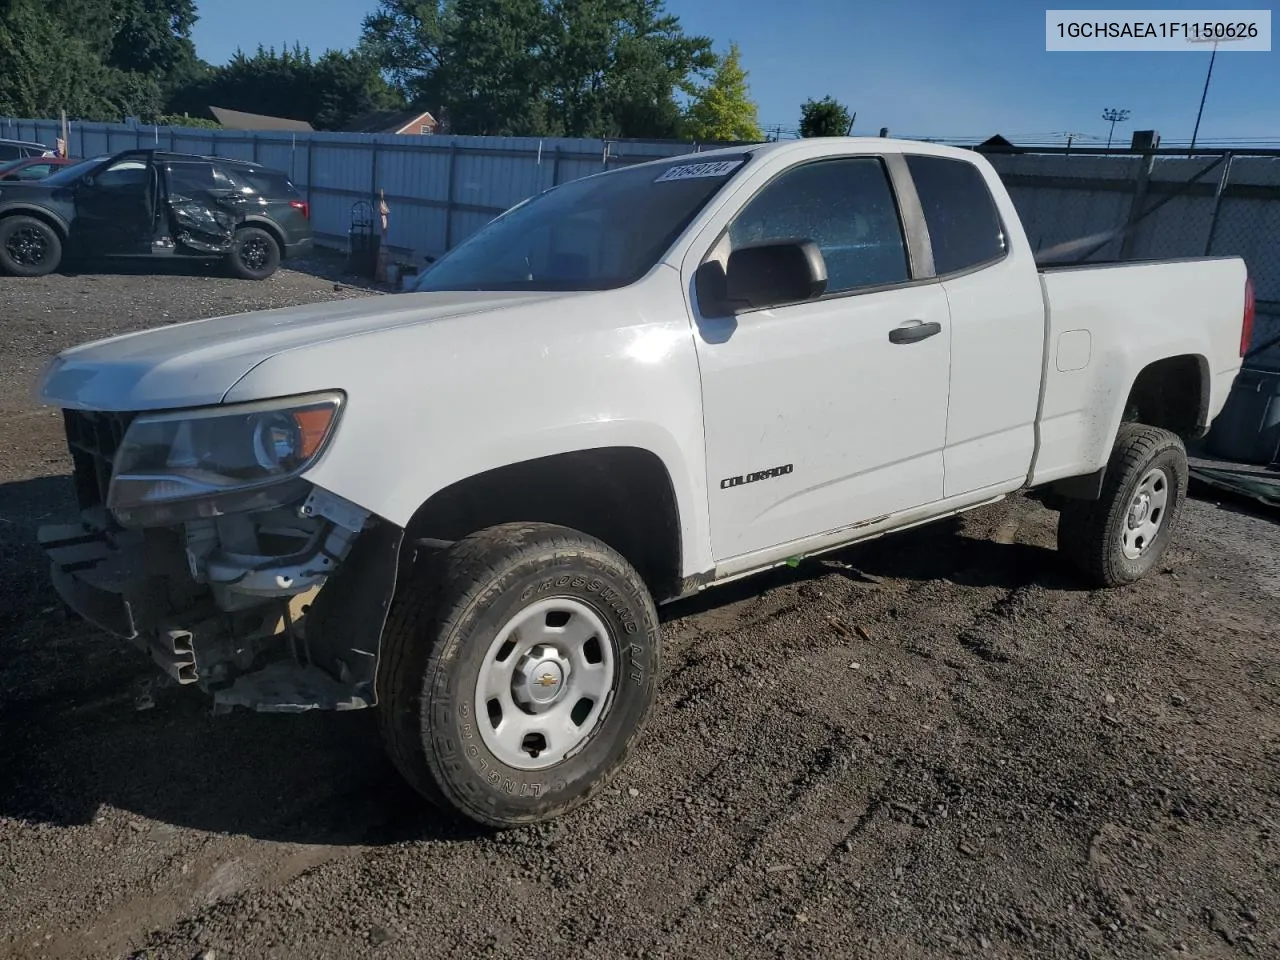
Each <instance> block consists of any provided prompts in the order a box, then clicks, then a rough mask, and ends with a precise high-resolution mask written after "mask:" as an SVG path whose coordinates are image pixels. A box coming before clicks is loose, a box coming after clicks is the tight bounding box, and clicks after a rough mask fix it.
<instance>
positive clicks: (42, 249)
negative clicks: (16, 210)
mask: <svg viewBox="0 0 1280 960" xmlns="http://www.w3.org/2000/svg"><path fill="white" fill-rule="evenodd" d="M60 263H62V238H61V237H59V236H58V231H57V230H55V229H53V227H51V226H49V224H47V223H45V222H44V221H43V220H37V219H36V218H35V217H26V216H21V215H15V216H11V217H5V218H4V219H3V220H0V270H3V271H4V272H5V273H8V274H11V275H12V276H15V277H43V276H45V275H46V274H49V273H53V271H55V270H57V269H58V265H59V264H60Z"/></svg>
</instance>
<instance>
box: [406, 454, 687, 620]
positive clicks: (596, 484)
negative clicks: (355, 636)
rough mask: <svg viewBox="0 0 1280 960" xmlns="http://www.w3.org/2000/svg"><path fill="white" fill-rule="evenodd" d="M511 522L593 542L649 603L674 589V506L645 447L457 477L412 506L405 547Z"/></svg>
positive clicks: (665, 474)
mask: <svg viewBox="0 0 1280 960" xmlns="http://www.w3.org/2000/svg"><path fill="white" fill-rule="evenodd" d="M513 521H537V522H543V523H554V524H559V525H561V526H565V527H569V528H571V529H575V530H578V531H580V532H582V533H585V534H588V535H590V536H593V537H596V538H597V539H599V540H601V541H603V542H604V543H606V544H608V545H609V546H611V547H612V548H613V549H615V550H617V551H618V552H619V553H620V554H622V556H623V557H625V558H626V559H627V561H628V562H629V563H631V564H632V566H634V567H635V568H636V570H637V571H638V572H639V573H640V575H641V577H643V578H644V581H645V583H646V584H647V585H648V586H649V589H650V591H651V592H652V593H653V595H654V598H655V600H658V601H661V600H664V599H670V598H673V597H675V596H678V595H679V593H680V592H681V582H682V581H681V564H682V560H683V556H682V537H681V524H680V508H679V502H678V499H677V496H676V491H675V485H674V482H673V480H672V477H671V474H670V472H669V470H668V468H667V465H666V464H665V463H664V462H663V461H662V459H661V458H660V457H659V456H658V455H657V454H655V453H653V452H652V451H650V450H647V449H644V448H642V447H634V446H610V447H595V448H590V449H582V450H574V451H571V452H566V453H555V454H550V455H547V456H542V457H537V458H535V459H531V460H523V461H520V462H517V463H512V464H508V465H504V466H499V467H494V468H492V469H488V470H485V471H483V472H481V473H477V474H473V475H471V476H468V477H465V478H463V479H460V480H457V481H455V482H453V483H451V484H449V485H448V486H446V487H444V488H442V489H440V490H438V491H436V492H435V493H433V494H432V495H431V496H430V497H429V498H427V499H426V500H425V501H424V502H423V503H422V504H421V505H420V506H419V507H418V508H417V510H416V511H415V512H414V514H413V517H412V518H411V519H410V521H409V522H408V524H407V525H406V528H405V530H406V535H405V546H406V548H409V547H412V546H413V545H414V544H416V543H419V542H421V541H423V540H424V539H425V540H428V541H453V540H458V539H460V538H462V537H464V536H466V535H467V534H469V533H474V532H475V531H477V530H480V529H484V528H485V527H490V526H494V525H497V524H499V523H507V522H513Z"/></svg>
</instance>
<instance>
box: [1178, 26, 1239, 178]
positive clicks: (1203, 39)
mask: <svg viewBox="0 0 1280 960" xmlns="http://www.w3.org/2000/svg"><path fill="white" fill-rule="evenodd" d="M1243 39H1244V37H1213V38H1210V37H1188V38H1187V43H1212V44H1213V52H1212V53H1211V54H1209V70H1208V72H1206V73H1205V75H1204V90H1202V91H1201V93H1200V109H1199V110H1197V111H1196V126H1195V129H1194V130H1192V131H1191V146H1190V147H1188V148H1187V153H1188V154H1190V153H1191V152H1192V151H1193V150H1195V148H1196V137H1197V136H1198V135H1199V134H1200V117H1201V115H1202V114H1203V113H1204V101H1205V97H1207V96H1209V81H1210V80H1211V79H1212V78H1213V61H1214V60H1216V59H1217V57H1218V44H1219V43H1223V42H1230V41H1232V40H1243Z"/></svg>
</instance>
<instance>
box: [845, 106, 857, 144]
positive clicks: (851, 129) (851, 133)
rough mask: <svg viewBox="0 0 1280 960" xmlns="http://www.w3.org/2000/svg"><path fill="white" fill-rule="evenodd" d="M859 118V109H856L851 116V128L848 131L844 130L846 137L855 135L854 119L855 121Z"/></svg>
mask: <svg viewBox="0 0 1280 960" xmlns="http://www.w3.org/2000/svg"><path fill="white" fill-rule="evenodd" d="M857 119H858V111H857V110H855V111H853V116H851V117H850V118H849V129H848V130H846V131H845V132H844V135H845V136H846V137H852V136H853V121H855V120H857Z"/></svg>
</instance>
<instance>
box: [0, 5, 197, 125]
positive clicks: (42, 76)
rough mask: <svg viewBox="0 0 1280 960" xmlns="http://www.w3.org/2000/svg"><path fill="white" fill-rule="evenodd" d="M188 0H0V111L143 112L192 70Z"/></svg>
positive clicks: (116, 116)
mask: <svg viewBox="0 0 1280 960" xmlns="http://www.w3.org/2000/svg"><path fill="white" fill-rule="evenodd" d="M195 20H196V13H195V3H194V0H0V64H3V67H0V112H5V113H11V114H16V115H20V116H35V117H54V116H57V115H58V113H59V111H61V110H66V111H67V114H68V115H69V116H71V117H73V118H79V119H86V120H120V119H122V118H124V117H125V116H140V117H143V118H150V117H152V116H154V115H155V114H157V113H159V112H160V110H161V109H162V107H163V103H164V98H165V94H166V92H167V90H169V89H171V87H172V85H173V83H174V82H176V80H178V79H179V78H182V77H186V76H190V75H192V74H194V73H196V72H198V70H199V61H198V60H197V59H196V56H195V48H194V46H193V45H192V43H191V37H190V33H191V27H192V25H193V24H194V23H195Z"/></svg>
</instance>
